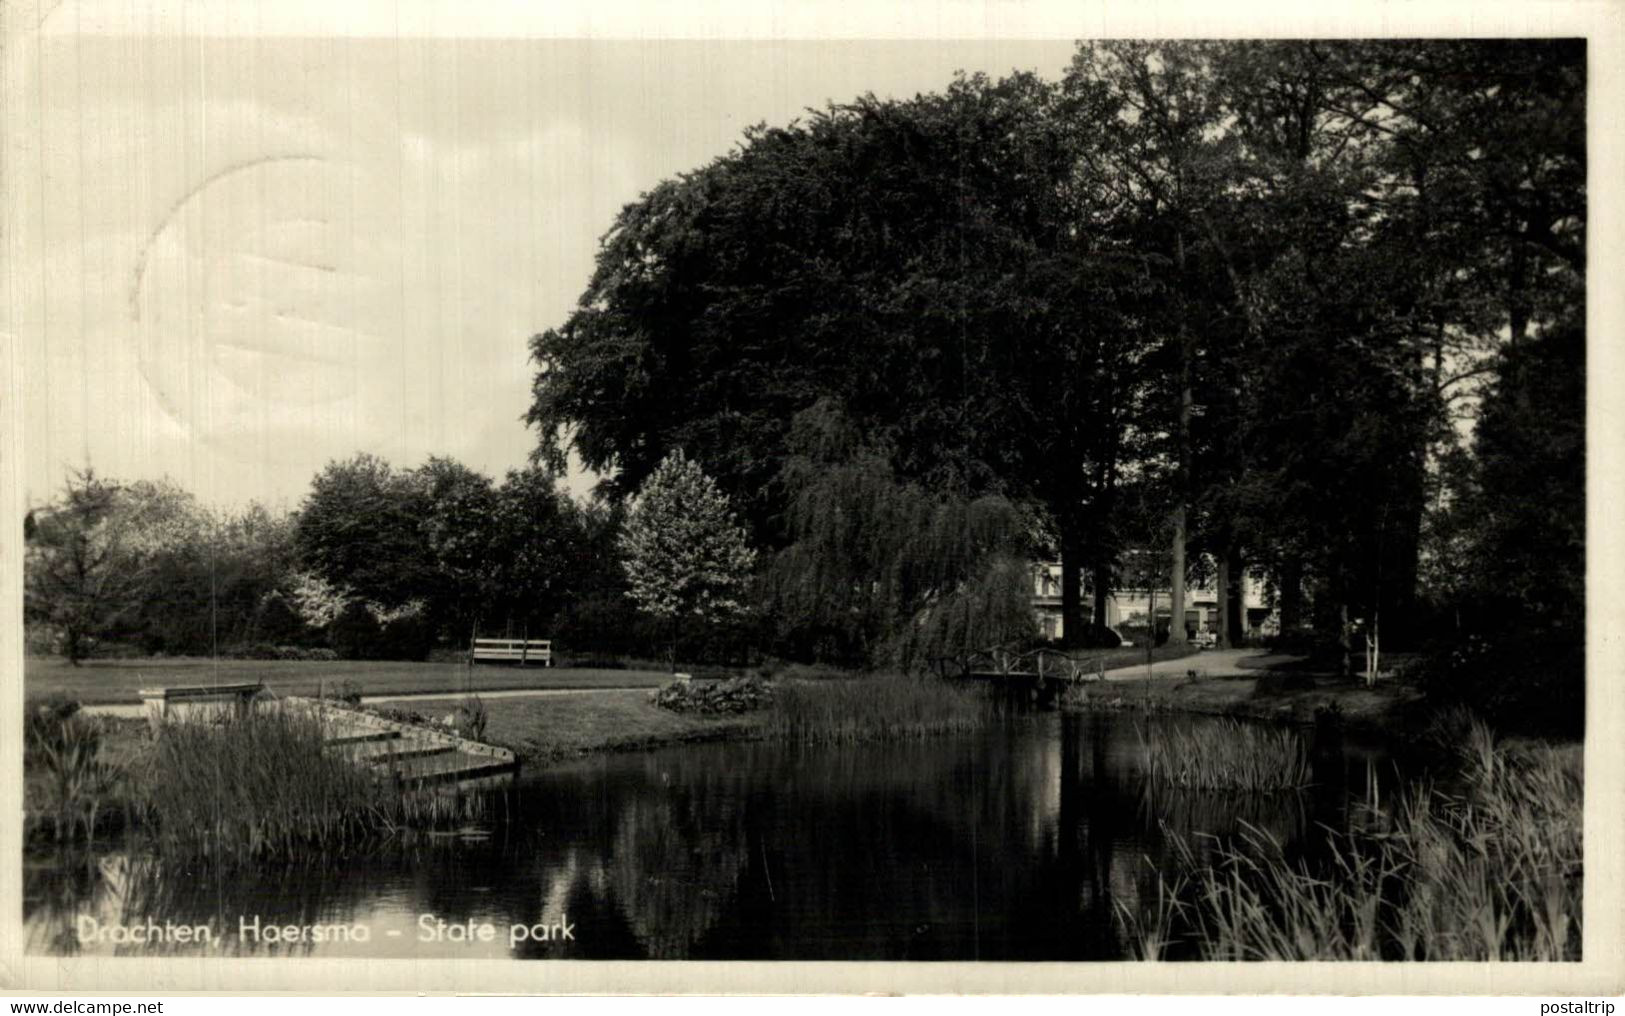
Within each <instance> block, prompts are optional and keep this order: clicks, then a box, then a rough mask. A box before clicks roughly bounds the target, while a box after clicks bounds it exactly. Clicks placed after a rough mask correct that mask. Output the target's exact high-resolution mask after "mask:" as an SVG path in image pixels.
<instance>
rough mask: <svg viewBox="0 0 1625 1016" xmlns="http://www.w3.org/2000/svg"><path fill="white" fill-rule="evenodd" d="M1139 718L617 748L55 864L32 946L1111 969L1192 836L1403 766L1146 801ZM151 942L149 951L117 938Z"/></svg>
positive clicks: (1390, 777)
mask: <svg viewBox="0 0 1625 1016" xmlns="http://www.w3.org/2000/svg"><path fill="white" fill-rule="evenodd" d="M1135 722H1144V721H1136V720H1135V719H1131V718H1129V717H1126V716H1112V715H1086V716H1073V715H1065V716H1062V715H1055V714H1050V715H1045V716H1039V717H1035V718H1030V719H1026V720H1019V721H1013V722H1011V723H1009V724H1008V725H1001V726H998V727H996V728H994V729H990V730H986V731H982V732H979V733H977V734H975V735H968V736H956V737H942V738H932V739H927V740H922V741H915V742H907V743H895V742H893V743H876V744H860V745H840V746H798V745H785V744H775V743H746V744H712V745H699V746H687V747H680V748H672V749H667V750H661V751H656V752H651V753H647V754H632V755H609V756H600V757H597V758H593V759H591V760H587V761H583V762H580V763H576V764H572V765H569V766H565V767H561V768H555V769H550V770H548V771H546V772H542V773H539V774H535V775H530V776H526V777H524V778H523V779H521V780H520V781H518V782H517V783H516V784H515V785H514V786H513V787H511V788H510V789H509V790H508V791H507V792H506V793H505V794H503V795H502V797H501V800H500V802H499V804H500V807H501V808H502V809H503V810H504V811H505V813H506V814H507V816H508V818H507V820H506V821H496V822H492V823H490V824H489V825H488V826H486V827H484V828H471V829H469V830H466V831H465V832H464V834H463V835H459V836H450V837H441V838H436V839H433V840H429V841H427V842H423V843H421V844H418V845H413V846H400V845H397V846H394V847H390V848H388V849H384V850H381V851H379V852H378V853H377V854H376V855H375V856H369V857H366V858H363V859H350V860H347V861H344V862H342V863H339V862H334V863H327V864H312V865H302V866H299V867H296V868H288V869H282V870H277V871H261V872H253V873H248V874H244V873H240V872H239V873H236V874H234V875H232V876H230V877H224V878H222V877H213V876H210V875H208V874H206V873H204V872H198V871H182V870H175V869H166V870H161V871H153V870H150V868H149V866H148V865H146V864H144V863H143V862H141V861H139V860H136V861H133V862H132V861H130V860H129V858H127V857H125V856H124V855H103V856H102V857H100V858H92V859H88V860H79V861H75V862H64V861H62V860H61V859H59V858H37V857H36V858H32V859H30V860H28V861H27V862H26V863H25V879H24V881H25V903H24V917H25V926H26V933H27V937H28V948H29V949H30V951H32V952H45V953H58V954H64V953H80V954H101V955H114V954H120V955H156V954H188V953H198V952H202V953H205V954H210V955H250V954H251V955H327V956H352V957H353V956H371V957H463V958H508V957H514V958H574V959H609V958H654V959H812V960H974V959H983V960H1066V959H1072V960H1076V959H1100V960H1113V959H1120V958H1123V956H1124V950H1125V946H1124V944H1123V941H1122V938H1121V934H1120V932H1119V929H1118V926H1117V922H1116V921H1115V919H1114V917H1113V910H1114V905H1115V903H1116V902H1121V903H1122V904H1124V905H1126V906H1129V907H1138V906H1139V905H1140V901H1141V900H1142V899H1143V898H1145V897H1146V896H1147V894H1154V893H1155V888H1156V881H1155V878H1156V876H1155V866H1156V865H1159V864H1166V863H1167V862H1168V860H1169V852H1170V850H1171V844H1170V837H1171V836H1187V837H1189V836H1191V835H1192V834H1200V833H1207V834H1213V835H1218V836H1223V835H1226V834H1228V833H1232V832H1234V831H1235V829H1236V827H1237V823H1238V822H1240V821H1243V820H1245V821H1248V822H1251V823H1252V824H1254V825H1257V826H1259V827H1261V828H1263V829H1265V830H1267V831H1269V832H1270V833H1272V834H1273V835H1275V836H1276V837H1278V838H1280V839H1282V840H1283V841H1285V842H1288V843H1289V844H1293V845H1295V847H1297V848H1304V849H1312V846H1313V844H1315V843H1316V842H1318V841H1319V840H1320V838H1321V836H1322V835H1323V833H1321V832H1318V831H1316V830H1318V827H1319V825H1320V824H1326V825H1331V826H1334V827H1336V826H1341V825H1342V824H1344V822H1345V821H1346V819H1347V816H1348V813H1349V810H1350V808H1351V807H1353V806H1354V805H1355V804H1356V803H1357V802H1361V801H1363V800H1366V799H1368V796H1369V795H1371V794H1372V793H1373V792H1375V793H1376V794H1377V795H1378V797H1379V798H1380V797H1382V796H1384V795H1388V794H1390V793H1391V790H1392V785H1393V784H1394V782H1395V781H1396V779H1397V777H1396V775H1395V767H1394V766H1393V764H1392V763H1391V761H1390V760H1389V758H1388V756H1387V755H1386V753H1384V752H1383V751H1381V750H1380V749H1376V748H1362V747H1359V746H1356V745H1350V744H1345V745H1343V746H1342V747H1341V748H1340V749H1339V750H1336V751H1333V752H1329V753H1327V752H1322V753H1321V755H1320V757H1318V758H1317V761H1316V772H1315V777H1316V787H1315V788H1314V789H1313V790H1310V791H1306V792H1303V793H1295V794H1286V795H1275V796H1269V797H1245V796H1232V795H1213V794H1168V793H1160V794H1149V793H1148V792H1147V791H1146V790H1145V788H1144V782H1143V780H1142V779H1141V778H1140V776H1139V773H1138V772H1137V768H1138V766H1137V754H1138V753H1137V734H1136V731H1135V729H1134V724H1135ZM1152 722H1154V723H1192V722H1196V723H1200V722H1212V721H1206V720H1189V719H1173V718H1161V719H1155V720H1153V721H1152ZM1312 831H1316V832H1314V835H1310V834H1311V832H1312ZM442 922H443V923H442ZM288 926H292V927H293V929H294V932H293V934H292V935H289V934H287V933H286V932H285V931H273V930H272V929H273V928H275V929H286V928H288ZM516 926H517V927H516ZM256 928H257V929H258V930H256ZM487 929H488V930H487ZM132 936H133V937H135V938H145V939H147V941H145V942H134V943H132V942H130V941H123V942H121V941H119V939H120V938H125V939H128V938H130V937H132ZM278 938H292V939H293V940H292V941H275V939H278ZM318 939H319V940H318Z"/></svg>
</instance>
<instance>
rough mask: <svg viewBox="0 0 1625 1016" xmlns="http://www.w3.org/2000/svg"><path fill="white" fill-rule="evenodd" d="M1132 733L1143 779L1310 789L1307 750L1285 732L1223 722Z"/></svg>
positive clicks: (1195, 785) (1214, 786)
mask: <svg viewBox="0 0 1625 1016" xmlns="http://www.w3.org/2000/svg"><path fill="white" fill-rule="evenodd" d="M1135 731H1136V733H1137V734H1138V736H1139V742H1140V756H1141V760H1142V763H1143V765H1144V772H1145V776H1146V778H1147V779H1148V780H1150V781H1151V782H1152V783H1155V784H1158V785H1161V786H1164V787H1172V788H1177V789H1181V790H1232V791H1245V792H1269V791H1277V790H1298V789H1301V788H1303V787H1306V786H1308V785H1309V775H1310V765H1309V748H1308V746H1307V745H1306V744H1305V743H1304V740H1303V738H1302V737H1300V736H1299V735H1298V733H1297V732H1296V731H1294V730H1291V729H1289V728H1285V727H1265V726H1261V725H1259V724H1254V723H1242V722H1240V721H1239V720H1221V721H1214V722H1212V723H1200V724H1195V725H1192V726H1190V727H1184V728H1180V727H1171V728H1161V729H1159V730H1156V731H1155V732H1152V731H1149V730H1148V728H1146V727H1136V728H1135Z"/></svg>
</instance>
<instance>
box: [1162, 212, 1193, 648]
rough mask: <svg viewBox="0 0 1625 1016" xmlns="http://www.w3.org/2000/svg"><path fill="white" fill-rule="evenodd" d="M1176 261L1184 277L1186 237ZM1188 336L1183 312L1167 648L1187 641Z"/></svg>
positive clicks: (1180, 240)
mask: <svg viewBox="0 0 1625 1016" xmlns="http://www.w3.org/2000/svg"><path fill="white" fill-rule="evenodd" d="M1174 251H1175V258H1176V260H1177V262H1178V268H1179V275H1180V277H1181V278H1183V277H1184V274H1185V236H1184V234H1183V233H1181V234H1179V235H1178V236H1177V237H1176V238H1175V247H1174ZM1194 401H1195V400H1194V397H1193V396H1192V393H1191V333H1190V327H1189V325H1188V324H1187V323H1186V321H1185V319H1184V314H1183V312H1182V313H1181V315H1180V319H1179V430H1178V434H1177V435H1176V438H1177V442H1178V452H1179V460H1178V464H1177V467H1176V471H1175V475H1174V511H1173V518H1172V520H1171V521H1172V526H1171V528H1172V530H1173V534H1172V537H1171V539H1170V543H1171V546H1170V547H1169V550H1170V552H1171V553H1170V556H1171V557H1172V559H1173V563H1172V567H1170V568H1169V570H1168V571H1169V574H1168V592H1169V596H1168V601H1169V606H1170V608H1171V614H1170V616H1169V625H1168V644H1169V645H1177V646H1182V645H1185V644H1186V642H1187V641H1189V640H1188V639H1187V637H1186V635H1185V526H1186V518H1185V506H1186V503H1187V501H1188V499H1189V497H1190V467H1191V407H1192V404H1193V402H1194Z"/></svg>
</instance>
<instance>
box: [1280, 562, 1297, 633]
mask: <svg viewBox="0 0 1625 1016" xmlns="http://www.w3.org/2000/svg"><path fill="white" fill-rule="evenodd" d="M1278 578H1279V580H1280V585H1281V588H1280V594H1281V631H1282V632H1283V633H1285V632H1289V631H1292V630H1293V629H1294V628H1297V627H1298V626H1300V625H1301V624H1303V558H1301V557H1299V556H1298V555H1297V554H1288V555H1286V556H1285V557H1283V558H1282V559H1281V573H1280V575H1279V576H1278Z"/></svg>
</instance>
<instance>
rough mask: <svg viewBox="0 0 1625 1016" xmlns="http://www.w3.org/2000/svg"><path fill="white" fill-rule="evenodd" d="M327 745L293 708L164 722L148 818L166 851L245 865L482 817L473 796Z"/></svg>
mask: <svg viewBox="0 0 1625 1016" xmlns="http://www.w3.org/2000/svg"><path fill="white" fill-rule="evenodd" d="M324 742H325V737H324V731H323V729H322V724H321V721H320V719H319V718H318V717H317V716H315V715H314V714H310V713H306V712H303V711H297V710H291V709H277V710H255V711H253V712H250V713H247V714H245V715H244V716H242V717H239V718H237V719H235V720H232V721H231V722H227V723H222V724H205V723H183V724H173V725H170V726H167V727H166V728H165V729H164V730H163V732H162V734H161V735H160V736H159V737H158V739H157V743H156V745H155V751H154V752H153V755H152V759H151V765H150V766H149V767H148V769H147V772H146V773H145V774H144V777H143V779H142V781H141V783H142V786H143V788H144V792H143V799H144V800H143V805H144V816H143V817H144V819H145V823H144V824H145V825H146V826H147V828H148V831H149V832H150V833H151V834H152V836H153V838H154V840H155V843H156V846H157V847H158V848H159V850H160V852H161V853H163V854H165V855H177V854H178V855H181V856H185V857H189V858H197V859H203V860H211V861H217V862H245V861H263V860H273V859H287V858H294V857H298V856H300V855H302V854H304V853H308V852H309V851H311V850H316V851H320V852H323V853H325V854H328V855H334V854H341V853H344V852H346V851H348V850H351V849H354V848H358V847H361V846H363V845H365V844H367V843H369V842H371V841H375V840H377V839H378V838H380V837H382V836H389V835H391V834H395V833H399V832H402V831H405V830H408V829H412V828H419V827H423V826H434V825H440V824H446V823H455V822H460V821H465V820H468V819H472V818H477V817H478V815H477V812H478V809H479V802H480V800H481V799H480V798H478V797H477V796H466V797H465V796H462V795H459V794H456V793H455V792H454V793H450V794H448V793H446V792H444V791H442V790H439V789H436V788H432V787H408V786H402V785H399V784H398V783H397V782H396V781H395V780H394V779H393V778H391V777H390V776H389V774H387V773H380V772H376V771H372V770H369V769H367V768H366V767H363V766H359V765H356V764H355V763H354V762H352V761H351V760H349V759H346V758H345V757H343V756H342V755H341V754H338V753H335V752H331V751H328V750H327V749H326V747H325V743H324Z"/></svg>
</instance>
